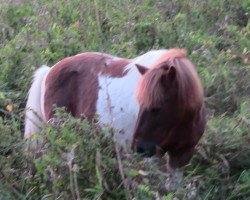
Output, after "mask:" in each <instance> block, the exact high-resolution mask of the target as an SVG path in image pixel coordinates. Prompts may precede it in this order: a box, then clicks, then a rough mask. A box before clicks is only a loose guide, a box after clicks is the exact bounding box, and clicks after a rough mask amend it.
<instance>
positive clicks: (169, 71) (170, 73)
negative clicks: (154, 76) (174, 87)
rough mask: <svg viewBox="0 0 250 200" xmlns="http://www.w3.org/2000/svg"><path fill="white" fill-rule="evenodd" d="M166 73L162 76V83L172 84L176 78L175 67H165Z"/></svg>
mask: <svg viewBox="0 0 250 200" xmlns="http://www.w3.org/2000/svg"><path fill="white" fill-rule="evenodd" d="M163 69H164V73H163V74H162V83H163V84H164V85H165V84H167V83H171V82H173V81H174V80H175V78H176V69H175V67H173V66H171V67H169V66H167V65H166V66H165V67H164V68H163Z"/></svg>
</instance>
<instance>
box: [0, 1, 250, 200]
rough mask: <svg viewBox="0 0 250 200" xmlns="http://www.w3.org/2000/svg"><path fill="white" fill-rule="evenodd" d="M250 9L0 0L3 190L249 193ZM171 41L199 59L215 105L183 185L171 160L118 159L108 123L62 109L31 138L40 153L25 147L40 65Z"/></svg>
mask: <svg viewBox="0 0 250 200" xmlns="http://www.w3.org/2000/svg"><path fill="white" fill-rule="evenodd" d="M249 11H250V3H249V1H247V0H242V1H237V0H232V1H227V0H222V1H216V0H209V1H202V0H195V1H191V0H185V1H181V0H171V1H152V0H144V1H142V0H133V1H132V0H124V1H121V0H119V1H114V0H106V1H101V0H94V1H90V0H84V1H82V0H72V1H68V0H53V1H46V0H41V1H30V0H3V1H1V2H0V30H1V31H0V138H1V140H0V199H125V198H134V199H213V200H214V199H248V198H249V196H250V192H249V191H250V161H249V156H250V149H249V141H250V135H249V134H250V132H249V126H250V116H249V113H250V112H249V111H250V102H249V96H250V82H249V81H250V78H249V67H250V52H249V51H250V40H249V38H250V24H249ZM171 47H183V48H186V49H187V50H188V54H189V57H190V59H191V60H192V61H193V62H194V63H195V64H196V66H197V69H198V72H199V75H200V77H201V80H202V84H203V87H204V89H205V95H206V107H207V112H208V125H207V129H206V132H205V134H204V137H203V138H202V140H201V142H200V143H199V145H198V146H197V151H196V153H195V155H194V157H193V158H192V160H191V162H190V163H189V164H188V165H187V166H185V167H184V168H183V169H180V170H181V171H183V172H184V177H183V180H182V182H181V183H180V184H179V186H178V187H177V188H175V189H173V190H169V188H168V187H167V185H168V183H169V180H170V175H169V174H168V173H167V172H166V170H165V168H166V167H165V166H164V165H162V164H159V162H158V161H155V160H143V159H141V158H139V157H138V156H137V155H135V154H133V153H132V152H131V154H129V155H128V154H122V152H120V151H119V152H120V153H121V155H120V159H119V157H118V156H117V153H119V152H118V150H117V148H115V145H114V144H113V142H112V131H111V130H100V129H99V127H97V126H96V125H95V124H89V123H88V122H86V121H80V120H79V119H74V118H72V117H71V116H70V115H68V114H66V113H65V112H63V111H62V110H58V112H57V113H58V118H60V123H59V124H56V125H55V126H53V127H52V126H49V125H45V124H44V128H43V130H42V133H41V134H40V135H35V136H34V138H33V139H42V141H43V143H42V146H41V149H40V152H39V154H40V155H37V154H31V155H27V154H24V153H23V148H24V147H23V146H24V144H25V141H24V140H23V139H22V138H21V134H22V132H23V116H24V107H25V101H26V94H27V91H28V88H29V86H30V83H31V79H32V73H33V72H34V70H35V69H37V68H38V67H40V66H41V65H42V64H47V65H49V66H52V65H53V64H55V63H56V62H58V61H59V60H60V59H62V58H64V57H67V56H71V55H75V54H77V53H80V52H83V51H101V52H106V53H110V54H114V55H118V56H122V57H128V58H133V57H136V56H137V55H139V54H142V53H144V52H146V51H148V50H150V49H160V48H171ZM120 153H119V154H120ZM164 159H165V158H164ZM166 159H167V158H166ZM121 166H122V171H123V173H124V176H123V175H122V174H121ZM125 182H126V184H124V183H125Z"/></svg>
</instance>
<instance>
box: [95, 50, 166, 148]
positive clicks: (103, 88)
mask: <svg viewBox="0 0 250 200" xmlns="http://www.w3.org/2000/svg"><path fill="white" fill-rule="evenodd" d="M165 51H166V50H157V51H150V52H148V53H146V54H144V55H142V56H139V57H137V58H135V59H133V60H132V63H130V64H129V65H128V66H127V67H126V69H125V70H129V71H128V73H127V75H126V76H124V77H122V78H114V77H109V76H105V75H99V77H98V81H99V87H100V89H99V93H98V100H97V106H96V110H97V114H98V116H99V120H100V123H101V125H102V126H103V127H105V126H108V127H113V128H114V129H115V130H116V131H117V132H116V134H115V139H116V141H117V142H118V143H119V144H121V145H125V146H130V145H131V142H132V136H133V131H134V127H135V123H136V120H137V115H138V112H139V105H138V103H137V100H136V97H135V91H136V87H137V83H138V81H139V79H140V77H141V74H140V73H139V71H138V70H137V67H136V66H135V64H141V65H144V66H145V67H150V66H151V65H152V64H153V63H154V62H155V61H157V60H158V59H159V58H160V56H161V55H162V54H163V53H164V52H165Z"/></svg>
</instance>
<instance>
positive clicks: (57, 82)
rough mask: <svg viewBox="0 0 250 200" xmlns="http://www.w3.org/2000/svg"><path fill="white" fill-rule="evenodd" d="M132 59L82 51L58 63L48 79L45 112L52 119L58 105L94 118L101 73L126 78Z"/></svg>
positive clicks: (46, 117)
mask: <svg viewBox="0 0 250 200" xmlns="http://www.w3.org/2000/svg"><path fill="white" fill-rule="evenodd" d="M129 63H130V61H129V60H128V59H119V60H118V59H117V60H116V59H114V58H113V57H112V56H111V55H108V54H102V53H90V52H89V53H82V54H79V55H76V56H72V57H68V58H65V59H63V60H62V61H60V62H58V63H57V64H55V65H54V67H53V68H52V69H51V71H50V72H49V74H48V76H47V78H46V82H45V96H44V111H45V119H46V120H47V121H48V120H49V119H51V118H52V117H53V114H54V113H53V109H54V105H56V106H57V107H65V108H66V110H67V111H68V112H70V113H71V114H72V115H73V116H74V117H80V118H85V117H86V118H88V119H92V118H93V116H94V114H95V113H96V102H97V98H98V91H99V83H98V75H99V74H102V75H106V76H110V77H123V76H124V75H126V72H124V69H125V66H126V65H127V64H129Z"/></svg>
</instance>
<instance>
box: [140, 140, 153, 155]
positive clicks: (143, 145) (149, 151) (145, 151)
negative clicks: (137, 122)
mask: <svg viewBox="0 0 250 200" xmlns="http://www.w3.org/2000/svg"><path fill="white" fill-rule="evenodd" d="M136 151H137V153H139V154H141V155H142V156H143V157H151V156H153V155H155V154H156V145H155V144H153V143H151V142H144V141H138V142H137V144H136Z"/></svg>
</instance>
